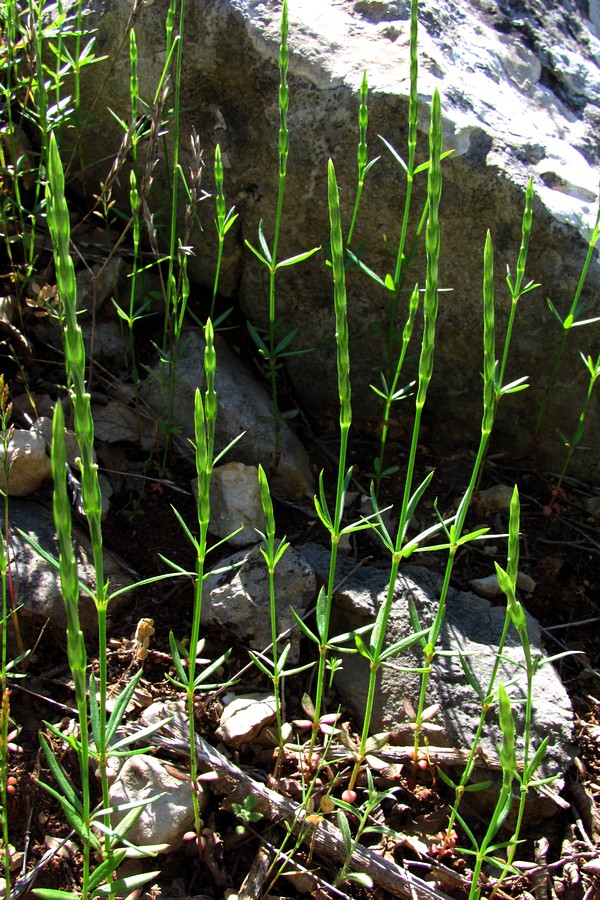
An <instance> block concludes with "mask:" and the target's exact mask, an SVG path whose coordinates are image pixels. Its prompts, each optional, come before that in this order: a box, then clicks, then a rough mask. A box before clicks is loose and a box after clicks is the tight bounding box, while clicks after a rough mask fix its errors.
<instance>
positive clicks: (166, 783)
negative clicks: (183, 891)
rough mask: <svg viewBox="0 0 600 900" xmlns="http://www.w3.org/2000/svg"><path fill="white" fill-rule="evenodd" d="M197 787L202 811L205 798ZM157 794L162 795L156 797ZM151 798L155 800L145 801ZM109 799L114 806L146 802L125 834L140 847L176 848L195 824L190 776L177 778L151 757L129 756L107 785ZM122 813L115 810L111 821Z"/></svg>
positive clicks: (199, 786)
mask: <svg viewBox="0 0 600 900" xmlns="http://www.w3.org/2000/svg"><path fill="white" fill-rule="evenodd" d="M184 774H185V773H182V775H184ZM197 790H198V799H199V802H200V809H201V810H202V809H204V807H205V806H206V802H207V797H206V794H205V792H204V790H203V788H202V786H201V785H198V786H197ZM159 794H162V795H163V796H162V797H158V795H159ZM151 797H157V799H156V800H154V801H153V802H151V803H150V802H147V801H148V800H149V798H151ZM110 800H111V804H112V805H114V806H116V805H117V804H120V803H135V802H139V801H146V802H144V809H143V812H142V814H141V816H140V817H139V819H137V821H136V822H135V823H134V825H133V826H132V828H131V829H130V830H129V831H128V832H127V835H126V836H127V840H129V841H131V842H132V843H133V844H136V845H137V846H140V847H143V846H147V845H152V844H167V845H168V849H169V850H176V849H177V848H178V847H179V846H180V845H181V843H182V841H183V836H184V835H185V833H186V832H187V831H189V829H190V828H191V827H192V826H193V824H194V807H193V803H192V790H191V785H190V781H189V778H185V777H182V778H176V777H175V775H172V774H171V773H170V772H168V771H167V769H166V766H165V763H163V762H162V761H161V760H159V759H156V758H154V757H152V756H146V755H145V754H143V755H141V756H131V757H129V759H127V760H126V761H125V763H124V765H123V768H122V769H121V771H120V773H119V775H118V777H117V779H116V780H115V782H114V784H113V785H112V786H111V788H110ZM125 814H126V813H125V812H123V813H122V814H119V813H116V814H115V817H114V821H115V822H116V823H118V822H119V821H120V820H121V819H122V818H123V817H124V816H125Z"/></svg>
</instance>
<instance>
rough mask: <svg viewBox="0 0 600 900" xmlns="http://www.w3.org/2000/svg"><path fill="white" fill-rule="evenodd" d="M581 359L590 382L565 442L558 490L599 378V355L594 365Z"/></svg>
mask: <svg viewBox="0 0 600 900" xmlns="http://www.w3.org/2000/svg"><path fill="white" fill-rule="evenodd" d="M581 358H582V359H583V362H584V365H585V366H586V368H587V370H588V372H589V373H590V380H589V383H588V389H587V394H586V398H585V400H584V403H583V407H582V409H581V413H580V415H579V422H578V423H577V428H576V429H575V434H574V435H573V437H572V438H571V439H570V440H569V441H566V446H567V453H566V456H565V461H564V463H563V467H562V469H561V472H560V475H559V477H558V481H557V483H556V487H557V488H560V486H561V485H562V483H563V480H564V478H565V475H566V474H567V471H568V469H569V466H570V465H571V460H572V458H573V454H574V453H575V451H576V450H577V449H578V447H579V445H580V443H581V440H582V438H583V432H584V428H585V417H586V415H587V411H588V408H589V405H590V401H591V399H592V391H593V390H594V387H595V385H596V381H597V380H598V378H599V377H600V355H599V356H598V358H597V360H596V362H595V363H594V361H593V359H592V357H591V356H588V357H587V358H586V357H585V356H584V355H583V353H582V354H581Z"/></svg>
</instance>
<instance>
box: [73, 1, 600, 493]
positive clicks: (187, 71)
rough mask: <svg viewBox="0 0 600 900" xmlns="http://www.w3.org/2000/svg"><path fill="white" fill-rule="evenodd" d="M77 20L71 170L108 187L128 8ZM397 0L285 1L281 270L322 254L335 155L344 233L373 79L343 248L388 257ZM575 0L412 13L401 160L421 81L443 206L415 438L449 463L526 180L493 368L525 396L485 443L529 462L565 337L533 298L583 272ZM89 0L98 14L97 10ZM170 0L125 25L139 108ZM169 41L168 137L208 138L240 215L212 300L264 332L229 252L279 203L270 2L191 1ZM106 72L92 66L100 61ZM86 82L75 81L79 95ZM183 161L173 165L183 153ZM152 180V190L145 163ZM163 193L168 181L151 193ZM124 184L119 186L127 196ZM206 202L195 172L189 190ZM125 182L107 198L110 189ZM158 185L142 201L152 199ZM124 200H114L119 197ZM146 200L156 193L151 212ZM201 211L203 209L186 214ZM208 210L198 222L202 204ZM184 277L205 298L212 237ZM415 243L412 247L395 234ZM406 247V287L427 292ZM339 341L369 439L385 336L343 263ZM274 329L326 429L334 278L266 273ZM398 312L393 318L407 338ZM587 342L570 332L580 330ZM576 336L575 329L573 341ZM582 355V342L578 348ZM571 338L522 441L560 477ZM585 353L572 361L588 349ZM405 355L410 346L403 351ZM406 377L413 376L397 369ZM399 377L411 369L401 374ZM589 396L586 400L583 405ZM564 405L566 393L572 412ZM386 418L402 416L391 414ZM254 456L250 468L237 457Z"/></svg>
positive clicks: (158, 56)
mask: <svg viewBox="0 0 600 900" xmlns="http://www.w3.org/2000/svg"><path fill="white" fill-rule="evenodd" d="M87 5H88V6H89V8H90V9H91V10H92V13H91V15H90V17H89V18H88V19H87V20H86V21H87V22H88V24H89V25H91V26H92V27H94V26H97V27H98V29H99V33H98V41H97V47H98V48H102V52H103V53H107V54H108V55H109V57H110V65H111V66H112V67H113V68H112V71H111V77H110V79H109V81H108V85H107V89H108V90H109V91H110V94H109V93H107V95H106V96H105V97H103V101H104V102H103V103H102V104H100V105H96V107H95V109H94V124H93V125H92V126H91V127H90V128H88V129H87V130H86V134H85V136H84V141H85V142H87V145H86V146H84V155H85V157H86V161H88V160H89V163H90V165H89V167H88V170H87V171H88V173H91V172H96V173H97V177H98V179H99V180H102V179H105V177H106V167H105V166H104V164H101V162H100V160H102V159H106V158H108V159H110V160H112V159H113V158H114V155H115V152H116V148H117V147H118V143H119V141H120V139H121V136H122V135H121V133H120V131H119V126H117V125H116V124H115V123H114V121H112V120H111V117H110V115H109V113H108V112H107V113H106V115H104V109H105V107H106V108H108V107H109V108H110V109H112V110H114V111H115V112H116V113H117V114H118V115H121V116H123V117H127V116H128V115H129V109H130V99H129V59H128V52H127V42H124V43H123V44H122V46H123V52H122V53H121V55H117V54H116V48H117V46H120V45H121V37H122V33H123V28H124V26H125V23H126V21H127V18H128V15H129V11H130V5H129V3H128V2H125V0H103V2H102V3H101V4H100V3H99V0H87ZM409 5H410V4H409V3H408V2H407V0H402V2H393V3H392V2H390V3H388V2H384V0H355V2H324V3H320V4H316V3H314V2H313V0H294V2H293V3H290V10H289V15H290V32H289V45H290V62H289V85H290V108H289V117H288V121H289V128H290V155H289V160H288V177H287V181H286V194H285V204H284V210H283V226H282V234H281V240H280V252H281V258H282V259H284V258H286V257H289V256H292V255H294V254H296V253H300V252H301V251H304V250H308V249H309V248H310V247H316V246H326V245H327V241H328V236H329V221H328V211H327V203H326V196H327V160H328V158H332V159H333V161H334V163H335V168H336V173H337V178H338V182H339V186H340V195H341V204H342V220H343V227H344V229H345V230H347V228H348V224H349V221H350V217H351V214H352V207H353V203H354V197H355V193H356V143H357V116H358V106H359V96H358V90H359V85H360V82H361V79H362V75H363V71H364V70H365V69H366V70H367V73H368V78H369V86H370V94H369V134H368V145H369V149H368V155H369V158H373V157H375V156H377V155H380V156H381V159H380V160H379V162H378V163H377V164H376V165H375V166H374V167H373V168H372V169H371V170H370V172H369V174H368V176H367V182H366V186H365V191H364V194H363V201H362V206H361V212H360V214H359V217H358V222H357V228H356V232H355V239H354V242H353V244H354V246H355V248H356V249H357V250H358V251H359V253H360V255H361V258H362V259H363V261H364V262H365V263H366V264H367V265H368V266H370V267H371V268H372V269H373V270H374V271H376V272H377V273H378V274H379V275H380V276H381V277H385V275H386V273H387V272H389V271H390V268H391V262H390V250H389V246H387V245H386V243H385V241H384V235H385V236H387V238H388V239H389V240H390V241H392V242H394V241H396V240H397V235H398V234H399V233H400V224H401V216H402V208H403V203H404V196H405V184H404V179H403V172H402V170H401V168H400V166H399V165H398V164H397V162H396V161H395V160H394V159H393V157H392V155H391V154H390V153H389V152H388V151H387V150H386V149H385V147H384V145H383V144H382V143H381V142H380V141H379V139H378V137H377V135H382V136H384V137H385V138H386V139H387V140H388V141H390V142H391V144H392V145H393V146H394V147H395V148H396V150H397V152H398V153H399V154H401V155H403V156H405V155H406V140H407V96H408V91H409ZM581 6H582V4H581V3H578V2H576V0H522V2H519V3H518V4H516V3H515V2H514V0H445V2H444V3H440V2H439V0H421V2H420V3H419V19H420V25H419V60H420V70H419V85H418V94H419V100H420V115H419V127H420V133H419V138H418V146H417V156H418V159H419V160H420V161H422V160H424V159H426V157H427V154H428V143H427V136H426V134H425V133H424V132H425V131H426V129H427V127H428V120H429V106H430V100H431V96H432V93H433V91H434V89H435V88H438V89H439V90H440V93H441V96H442V111H443V129H444V144H445V148H446V149H451V150H453V154H452V155H451V156H450V157H449V158H448V159H447V160H445V162H444V164H443V177H444V187H443V195H442V206H441V213H440V215H441V227H442V259H441V263H440V279H441V285H442V286H443V287H444V288H447V289H449V292H448V293H444V294H442V295H441V297H440V313H439V319H438V335H437V339H436V363H435V367H434V373H433V380H432V383H431V388H430V392H429V398H428V408H429V413H428V422H429V423H430V432H429V433H428V434H427V436H426V437H427V440H428V442H429V443H430V444H431V445H433V446H437V447H438V449H439V450H440V451H442V452H444V451H445V450H446V449H447V447H448V444H450V443H462V444H464V443H465V442H468V443H469V445H470V444H471V443H472V441H473V440H476V439H477V431H478V427H479V422H480V420H481V392H480V376H479V373H480V371H481V365H482V363H481V358H482V349H481V338H480V335H481V330H482V328H481V281H482V254H483V245H484V240H485V235H486V231H487V230H488V229H489V230H490V233H491V236H492V239H493V242H494V249H495V259H496V305H497V310H498V314H497V317H498V330H499V335H500V336H502V335H503V333H504V332H503V328H504V325H505V322H506V319H507V317H508V308H509V305H510V299H509V297H508V295H507V290H506V284H505V281H504V276H505V273H506V266H507V265H509V266H510V267H511V271H513V272H514V270H515V265H516V260H517V255H518V252H519V245H520V238H521V215H522V208H523V196H524V189H525V185H526V183H527V181H528V179H529V177H530V176H533V178H534V185H535V203H534V219H533V221H534V225H533V233H532V239H531V243H530V250H529V260H528V266H527V271H526V275H525V280H526V281H528V280H530V279H531V280H533V281H535V282H539V283H540V284H541V288H540V289H539V290H538V291H536V292H533V293H531V294H528V295H527V296H526V298H524V300H523V301H522V302H521V303H520V304H519V310H518V314H517V319H516V327H515V332H514V338H513V352H512V357H511V358H509V367H510V368H511V372H510V378H511V379H512V378H513V377H514V378H517V377H519V376H521V375H527V374H529V375H530V378H531V383H532V388H531V389H530V390H528V391H523V392H522V393H519V394H516V395H514V396H511V397H508V398H506V400H503V402H502V404H501V405H500V413H499V428H498V437H499V440H500V441H501V442H502V444H503V445H504V446H505V447H506V448H510V451H511V453H513V454H514V453H515V452H516V453H524V452H528V451H529V450H530V449H531V433H532V429H533V425H534V422H535V416H536V412H537V408H538V404H539V402H540V399H541V392H542V389H543V387H544V384H545V379H546V377H547V375H548V372H549V370H550V366H551V363H552V355H553V352H554V348H556V346H557V343H558V341H559V340H560V327H559V326H558V325H557V323H556V321H555V320H554V318H553V316H552V315H551V314H550V312H549V311H548V309H547V306H546V302H545V300H546V297H550V298H551V300H552V302H553V303H554V305H555V306H556V307H557V308H558V309H559V310H560V312H561V313H562V314H563V315H565V314H566V312H568V310H569V308H570V305H571V301H572V298H573V296H574V293H575V290H576V287H577V283H578V280H579V276H580V273H581V267H582V264H583V260H584V258H585V252H586V247H585V235H586V230H587V228H588V227H589V226H590V224H591V223H592V222H593V221H594V217H595V211H596V197H597V192H598V191H597V189H598V183H599V181H600V168H599V159H600V157H599V151H598V141H597V132H598V123H599V122H600V70H599V61H600V40H599V39H598V22H599V19H600V14H599V12H598V4H597V3H596V2H593V3H591V4H590V6H589V11H588V16H587V17H584V15H583V14H582V11H581ZM96 8H98V9H99V10H101V14H97V13H96V12H94V10H95V9H96ZM166 9H167V3H166V0H157V2H155V3H153V4H152V5H147V6H145V7H144V9H143V10H142V12H141V15H140V18H139V26H138V28H137V38H138V49H139V77H140V85H141V87H140V90H141V94H142V96H144V97H146V98H151V97H152V96H153V95H154V90H155V87H156V84H157V83H158V79H159V77H160V73H161V71H162V66H163V62H164V49H163V48H164V17H165V14H166ZM187 10H188V16H189V18H188V21H187V23H186V29H187V30H188V32H189V33H192V34H194V35H201V39H199V40H192V41H189V42H188V43H186V64H185V67H184V75H183V84H182V90H183V96H185V97H186V101H187V100H189V104H187V103H186V107H187V108H189V110H193V112H188V111H187V109H186V111H184V113H183V116H182V134H183V135H185V134H186V133H189V132H190V131H191V128H192V126H195V127H196V128H198V127H199V128H200V134H201V140H202V143H203V145H204V150H205V159H206V160H210V159H212V154H213V150H214V145H215V144H216V143H217V142H218V143H219V144H220V146H221V150H222V152H223V158H224V165H225V194H226V197H227V203H228V206H229V205H235V207H236V212H238V213H239V219H238V220H237V222H236V225H235V227H234V229H232V231H231V232H230V234H229V235H228V239H227V240H226V244H225V256H224V260H223V270H222V271H223V278H222V282H221V292H222V293H223V294H224V295H228V296H231V297H233V298H235V302H237V303H239V305H240V307H241V310H242V312H243V313H244V314H245V315H246V316H247V317H249V318H250V319H251V320H252V321H253V322H254V323H255V324H258V325H262V324H264V323H265V318H266V302H265V296H264V285H263V272H262V271H260V267H259V265H258V262H257V260H256V259H255V257H254V256H253V255H252V254H251V253H249V252H248V251H247V248H246V247H245V244H244V241H245V240H249V241H251V242H252V243H254V244H256V243H257V228H258V224H259V221H261V220H262V221H263V222H264V229H265V235H266V237H267V240H270V239H271V237H272V229H273V222H274V220H275V209H276V202H277V199H276V198H277V180H278V160H277V131H278V128H279V111H278V108H277V89H278V67H277V59H278V44H279V17H280V11H281V6H280V3H279V2H276V0H266V2H257V0H219V2H217V0H214V2H199V0H193V2H191V3H190V4H189V5H188V7H187ZM107 65H108V63H107ZM100 74H101V73H100V69H99V67H94V71H93V73H91V72H90V71H89V70H88V71H87V72H84V73H82V75H83V79H82V81H83V88H82V89H83V103H84V107H85V106H86V104H88V105H90V104H91V102H92V98H94V97H95V93H96V87H97V84H98V79H99V77H100ZM86 76H87V77H88V78H89V79H90V81H89V82H86ZM182 146H183V147H184V150H183V158H182V165H183V166H184V168H186V167H187V159H186V152H187V151H186V149H185V141H183V144H182ZM155 174H156V186H157V188H158V187H159V186H160V184H161V178H162V176H161V173H160V169H159V168H157V170H156V172H155ZM163 182H164V179H163ZM425 182H426V176H425V175H424V174H423V173H422V175H421V176H420V177H417V178H416V179H415V184H414V192H413V199H414V208H413V209H414V222H413V223H412V224H411V228H410V233H411V235H413V234H414V228H415V227H416V222H418V220H419V217H420V214H421V210H422V208H423V203H424V192H425ZM127 183H128V182H127V179H126V178H123V179H122V184H123V185H124V186H126V185H127ZM205 186H207V188H208V189H211V187H212V184H211V183H210V177H209V175H207V178H206V185H205ZM125 190H126V187H124V191H125ZM160 196H161V195H160V191H157V198H159V197H160ZM124 202H125V203H126V202H127V197H126V195H125V194H124ZM155 202H156V204H157V205H158V203H159V200H158V199H157V200H156V201H155ZM200 215H201V216H202V215H203V210H201V211H200ZM211 217H212V212H211ZM192 240H193V243H194V252H195V256H191V257H190V258H189V268H190V273H191V275H192V276H193V277H194V278H195V279H196V280H197V281H198V282H199V283H201V284H203V285H205V286H207V287H208V286H211V285H212V279H213V276H214V261H215V251H216V240H215V237H214V234H213V233H212V232H211V229H210V228H209V227H206V228H205V230H204V232H203V233H201V234H200V233H198V234H196V235H195V236H193V239H192ZM411 240H412V237H411ZM423 281H424V265H423V253H422V250H421V251H420V252H419V253H417V254H416V256H415V257H414V259H413V263H412V264H411V267H410V270H409V273H408V275H407V284H408V285H410V286H412V285H414V284H415V282H418V283H420V284H423ZM347 290H348V304H349V305H348V308H349V331H350V339H351V343H352V357H351V375H352V383H353V394H352V399H353V408H354V423H355V425H356V426H363V427H369V428H370V427H374V428H376V427H377V423H378V420H379V418H380V412H381V411H380V407H379V405H378V403H377V401H376V400H375V399H374V395H373V393H372V391H371V389H370V387H369V385H370V384H374V383H377V384H379V383H380V382H379V373H380V371H381V366H382V356H381V348H380V345H379V341H374V340H373V334H374V328H376V327H379V328H384V329H387V322H386V315H387V310H388V308H389V296H388V295H387V292H386V291H384V290H383V289H382V288H380V287H378V285H377V284H376V283H375V282H373V281H371V280H370V279H368V278H367V277H366V276H364V275H363V274H362V273H359V272H358V271H357V270H356V268H354V269H352V270H349V271H348V273H347ZM599 297H600V266H598V264H597V262H596V261H595V260H594V261H593V262H592V266H591V267H590V272H589V276H588V282H587V284H586V288H585V290H584V292H583V297H582V299H583V300H584V302H585V304H586V309H585V317H586V318H587V317H592V316H594V315H598V314H599V313H600V300H599V299H598V298H599ZM277 315H278V316H280V317H281V318H282V319H283V320H284V325H283V326H282V328H285V331H284V332H283V333H287V331H288V330H290V329H292V328H295V329H297V331H298V335H297V338H296V339H295V341H294V344H293V349H302V348H311V349H312V352H311V353H308V354H306V355H302V356H296V357H293V358H290V359H289V360H287V366H286V367H287V370H288V373H289V376H290V378H291V380H292V382H293V386H294V389H295V391H296V394H297V396H298V397H299V398H300V401H301V403H302V404H303V406H304V409H305V410H306V411H307V414H309V415H311V416H313V417H314V418H315V420H316V423H317V425H318V427H319V428H321V427H322V426H323V424H327V423H332V422H333V423H335V421H336V419H337V415H338V399H337V393H336V383H337V375H336V367H335V352H334V351H333V334H334V325H333V316H332V284H331V274H330V271H329V270H328V269H327V268H326V267H325V265H324V262H323V256H322V255H321V254H317V255H315V256H314V257H312V258H311V259H310V260H309V261H308V262H304V263H302V265H299V266H293V267H290V268H285V269H282V270H281V272H280V273H279V275H278V280H277ZM404 316H405V309H404V308H402V310H401V312H400V316H399V325H400V327H402V326H403V323H404ZM584 331H585V332H586V333H585V334H584ZM578 332H579V336H580V335H582V334H584V338H583V339H585V338H587V340H588V341H590V340H592V338H593V335H591V337H590V336H589V335H590V330H589V329H588V330H585V329H578ZM592 342H593V341H592ZM579 349H584V348H583V347H580V346H579V343H578V342H577V341H575V340H573V341H570V342H568V347H567V351H566V354H565V357H564V360H563V365H562V367H561V370H560V373H559V382H560V383H559V384H558V385H557V386H556V390H555V391H554V392H553V396H552V400H551V403H550V405H549V409H548V413H547V418H546V423H545V426H546V427H545V432H544V440H543V442H542V443H541V444H537V445H536V454H537V457H536V464H537V463H538V462H540V464H541V465H545V466H548V467H550V468H560V465H561V464H562V456H563V452H564V448H563V446H562V443H561V440H560V438H559V437H558V436H557V430H558V429H560V430H561V431H563V432H564V433H565V434H572V433H573V431H574V430H575V428H576V426H577V420H578V415H579V409H580V405H579V398H580V397H581V402H583V398H584V396H585V386H584V385H582V383H581V382H582V371H581V360H580V358H579V355H578V353H579ZM586 352H588V351H587V349H586ZM416 356H417V352H416V351H415V353H414V355H413V357H416ZM411 365H412V368H411ZM411 365H409V366H408V367H407V371H406V381H409V380H410V379H411V378H413V377H414V374H415V372H414V365H415V364H414V363H412V364H411ZM599 396H600V395H599ZM575 398H577V399H575ZM399 406H401V407H402V409H400V410H399V411H398V415H399V417H400V418H401V420H402V424H405V423H406V422H410V421H411V416H412V404H411V403H405V404H399ZM587 422H588V427H589V428H590V430H592V429H594V428H598V427H600V400H599V399H598V397H597V396H593V397H592V403H591V405H590V408H589V411H588V420H587ZM250 461H252V460H250ZM578 466H579V467H580V469H581V471H582V472H585V474H586V476H587V477H591V478H594V476H597V475H598V474H599V469H600V461H599V460H598V458H597V455H596V456H594V457H593V458H592V455H591V454H577V455H576V457H575V459H574V461H573V467H574V471H576V470H577V467H578Z"/></svg>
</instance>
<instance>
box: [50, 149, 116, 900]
mask: <svg viewBox="0 0 600 900" xmlns="http://www.w3.org/2000/svg"><path fill="white" fill-rule="evenodd" d="M51 152H52V145H51ZM51 179H52V175H51ZM52 475H53V478H54V498H53V510H54V523H55V527H56V534H57V538H58V544H59V549H60V556H59V561H60V583H61V589H62V594H63V599H64V604H65V611H66V615H67V654H68V658H69V666H70V669H71V674H72V676H73V686H74V689H75V700H76V704H77V712H78V718H79V739H78V742H77V755H78V758H79V778H80V781H81V803H82V816H81V818H82V826H83V827H82V835H81V836H82V838H83V874H82V887H81V896H82V900H86V898H87V896H88V881H89V877H90V851H91V795H90V748H89V739H88V685H87V654H86V649H85V641H84V638H83V632H82V630H81V625H80V622H79V610H78V606H79V578H78V574H77V561H76V559H75V554H74V551H73V533H72V526H71V507H70V503H69V497H68V493H67V457H66V450H65V425H64V416H63V411H62V406H61V404H60V403H57V404H56V406H55V408H54V420H53V428H52ZM103 648H104V649H103ZM105 649H106V644H103V645H101V647H100V653H99V656H100V657H102V656H106V653H105ZM101 698H102V692H101ZM104 710H105V707H104ZM105 715H106V713H105ZM102 721H104V719H103V720H102ZM103 749H104V748H100V747H99V748H97V750H98V755H99V756H100V754H101V752H102V750H103ZM48 752H51V751H50V750H49V749H48ZM104 768H106V766H105V767H104ZM107 802H108V794H107V795H106V797H105V796H104V790H103V804H106V803H107ZM104 808H106V805H105V807H104ZM106 849H107V851H109V850H110V846H109V843H108V839H107V844H106Z"/></svg>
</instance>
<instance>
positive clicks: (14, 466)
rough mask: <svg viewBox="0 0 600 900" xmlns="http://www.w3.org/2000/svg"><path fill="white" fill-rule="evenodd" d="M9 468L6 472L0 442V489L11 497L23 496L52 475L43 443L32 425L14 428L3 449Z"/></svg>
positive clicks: (34, 489)
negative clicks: (5, 451)
mask: <svg viewBox="0 0 600 900" xmlns="http://www.w3.org/2000/svg"><path fill="white" fill-rule="evenodd" d="M6 450H7V456H8V463H9V466H10V471H9V473H8V484H7V480H6V473H5V458H4V446H2V445H0V488H2V490H4V491H7V493H8V494H9V496H11V497H26V496H27V494H32V493H33V492H34V491H37V489H38V488H39V487H41V486H42V484H43V483H44V481H45V480H46V479H47V478H50V477H51V475H52V467H51V465H50V457H49V456H48V454H47V453H46V442H45V440H44V438H43V437H42V436H41V435H40V434H38V433H37V431H36V430H35V428H31V429H30V430H29V431H25V430H24V429H20V428H15V430H14V431H13V433H12V437H11V439H10V441H9V443H8V446H7V448H6Z"/></svg>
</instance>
